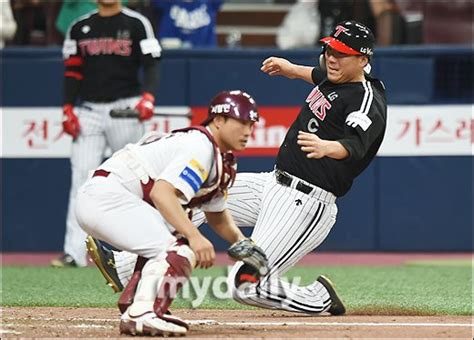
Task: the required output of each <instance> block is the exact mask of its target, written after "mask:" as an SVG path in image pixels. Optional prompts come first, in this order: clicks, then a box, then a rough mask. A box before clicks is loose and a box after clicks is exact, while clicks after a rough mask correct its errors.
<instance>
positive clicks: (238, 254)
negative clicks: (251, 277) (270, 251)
mask: <svg viewBox="0 0 474 340" xmlns="http://www.w3.org/2000/svg"><path fill="white" fill-rule="evenodd" d="M227 254H229V256H230V257H231V258H232V259H234V260H235V261H243V262H244V263H246V264H247V265H248V266H250V267H252V268H253V269H255V272H256V273H257V274H259V276H265V275H267V274H268V259H267V255H265V252H264V251H263V250H262V248H260V247H259V246H257V245H256V244H255V242H253V241H252V240H251V239H249V238H244V239H243V240H240V241H237V242H235V243H234V244H232V245H231V246H230V248H229V249H228V250H227Z"/></svg>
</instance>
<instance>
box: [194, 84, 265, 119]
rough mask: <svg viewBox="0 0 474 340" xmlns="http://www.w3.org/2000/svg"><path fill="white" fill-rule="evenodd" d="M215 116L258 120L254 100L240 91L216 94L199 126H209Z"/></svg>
mask: <svg viewBox="0 0 474 340" xmlns="http://www.w3.org/2000/svg"><path fill="white" fill-rule="evenodd" d="M217 115H222V116H226V117H231V118H234V119H239V120H243V121H252V122H258V118H259V116H258V110H257V103H256V102H255V100H254V99H253V98H252V97H251V96H250V95H249V94H248V93H247V92H243V91H240V90H234V91H223V92H220V93H219V94H217V95H216V96H215V97H214V98H213V99H212V100H211V103H210V104H209V110H208V116H207V118H206V119H205V120H204V121H203V122H202V123H201V125H207V124H209V122H211V121H212V120H213V119H214V117H215V116H217Z"/></svg>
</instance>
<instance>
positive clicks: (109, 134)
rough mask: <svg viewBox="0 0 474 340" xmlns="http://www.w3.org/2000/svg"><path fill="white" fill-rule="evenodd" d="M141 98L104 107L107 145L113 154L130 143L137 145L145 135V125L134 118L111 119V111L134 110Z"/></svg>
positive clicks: (119, 101) (120, 101)
mask: <svg viewBox="0 0 474 340" xmlns="http://www.w3.org/2000/svg"><path fill="white" fill-rule="evenodd" d="M139 99H140V98H139V97H133V98H127V99H120V100H117V101H116V102H114V103H112V104H109V105H105V106H104V119H105V136H106V138H107V144H108V146H109V147H110V148H111V149H112V151H113V152H115V151H117V150H119V149H121V148H123V147H124V146H125V145H126V144H128V143H136V142H137V141H138V140H139V139H140V138H141V137H142V136H143V134H144V132H145V130H144V124H142V123H140V122H139V121H138V119H134V118H111V117H110V110H111V109H118V108H120V109H125V108H133V107H135V105H136V104H137V103H138V101H139Z"/></svg>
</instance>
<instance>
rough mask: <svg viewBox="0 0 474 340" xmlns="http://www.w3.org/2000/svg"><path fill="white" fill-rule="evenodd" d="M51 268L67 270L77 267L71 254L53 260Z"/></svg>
mask: <svg viewBox="0 0 474 340" xmlns="http://www.w3.org/2000/svg"><path fill="white" fill-rule="evenodd" d="M51 267H53V268H65V267H70V268H74V267H77V263H76V261H74V259H73V258H72V256H71V255H69V254H64V255H62V256H61V257H60V258H57V259H54V260H51Z"/></svg>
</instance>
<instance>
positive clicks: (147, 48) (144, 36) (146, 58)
mask: <svg viewBox="0 0 474 340" xmlns="http://www.w3.org/2000/svg"><path fill="white" fill-rule="evenodd" d="M138 20H139V29H138V41H139V44H140V52H141V56H140V60H141V63H142V65H143V86H142V87H143V88H142V90H143V92H150V93H155V91H156V90H157V89H158V84H159V58H160V57H161V46H160V43H159V42H158V40H157V39H156V37H155V34H154V33H153V27H152V25H151V23H150V21H149V20H148V19H147V18H146V17H144V16H140V17H139V18H138Z"/></svg>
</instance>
